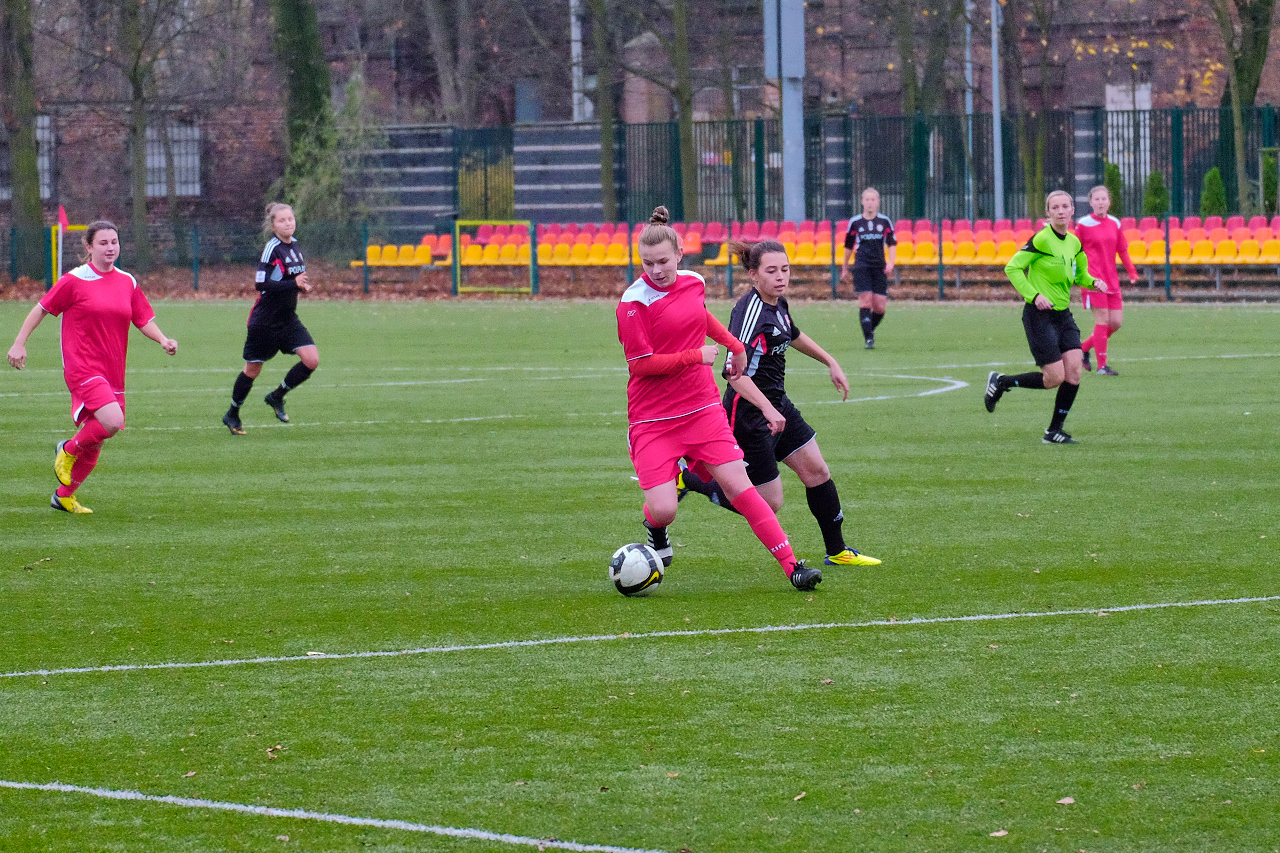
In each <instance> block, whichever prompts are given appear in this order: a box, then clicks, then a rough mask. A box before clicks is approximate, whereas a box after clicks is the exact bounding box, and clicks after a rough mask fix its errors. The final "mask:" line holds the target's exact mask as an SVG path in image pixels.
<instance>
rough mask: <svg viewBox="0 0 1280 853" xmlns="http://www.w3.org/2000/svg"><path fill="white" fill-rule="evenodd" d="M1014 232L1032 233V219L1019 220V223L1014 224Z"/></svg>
mask: <svg viewBox="0 0 1280 853" xmlns="http://www.w3.org/2000/svg"><path fill="white" fill-rule="evenodd" d="M1013 230H1014V231H1030V230H1031V220H1030V219H1019V220H1018V221H1017V222H1015V223H1013Z"/></svg>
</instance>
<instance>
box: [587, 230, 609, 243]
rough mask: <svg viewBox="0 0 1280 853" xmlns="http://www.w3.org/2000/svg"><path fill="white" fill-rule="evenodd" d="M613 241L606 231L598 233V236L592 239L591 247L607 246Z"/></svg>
mask: <svg viewBox="0 0 1280 853" xmlns="http://www.w3.org/2000/svg"><path fill="white" fill-rule="evenodd" d="M612 239H613V237H612V235H611V234H607V233H605V232H604V231H597V232H596V236H594V237H592V238H591V245H593V246H607V245H609V242H610V241H611V240H612Z"/></svg>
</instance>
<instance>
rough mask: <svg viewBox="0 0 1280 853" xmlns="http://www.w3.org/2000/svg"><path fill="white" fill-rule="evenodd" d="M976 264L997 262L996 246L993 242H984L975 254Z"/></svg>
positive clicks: (979, 245)
mask: <svg viewBox="0 0 1280 853" xmlns="http://www.w3.org/2000/svg"><path fill="white" fill-rule="evenodd" d="M973 262H974V263H975V264H994V263H995V262H996V244H995V243H994V242H993V241H991V240H983V241H982V242H980V243H979V244H978V248H977V251H976V252H974V256H973Z"/></svg>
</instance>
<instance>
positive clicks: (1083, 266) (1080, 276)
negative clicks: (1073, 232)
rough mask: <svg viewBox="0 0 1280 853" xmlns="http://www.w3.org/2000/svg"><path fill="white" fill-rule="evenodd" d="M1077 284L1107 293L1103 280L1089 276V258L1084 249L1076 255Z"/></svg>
mask: <svg viewBox="0 0 1280 853" xmlns="http://www.w3.org/2000/svg"><path fill="white" fill-rule="evenodd" d="M1125 254H1126V255H1127V254H1128V252H1125ZM1076 284H1078V285H1080V286H1081V287H1091V288H1093V289H1094V290H1098V291H1101V292H1102V293H1106V292H1107V286H1106V284H1104V283H1103V281H1102V279H1100V278H1094V277H1093V276H1092V275H1090V274H1089V258H1088V256H1086V255H1085V253H1084V249H1083V248H1081V249H1080V251H1079V252H1077V253H1076Z"/></svg>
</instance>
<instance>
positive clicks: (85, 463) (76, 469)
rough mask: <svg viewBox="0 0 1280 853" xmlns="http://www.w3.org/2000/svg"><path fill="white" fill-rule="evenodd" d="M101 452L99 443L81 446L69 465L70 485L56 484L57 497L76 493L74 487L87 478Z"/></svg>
mask: <svg viewBox="0 0 1280 853" xmlns="http://www.w3.org/2000/svg"><path fill="white" fill-rule="evenodd" d="M94 423H97V421H94ZM68 444H70V442H68ZM101 452H102V444H101V443H98V444H96V445H94V446H93V447H82V448H81V450H80V452H79V453H77V454H76V461H75V462H74V463H72V465H71V485H70V486H58V496H59V497H64V498H69V497H71V496H72V495H74V494H75V493H76V489H78V488H80V484H81V483H83V482H84V481H85V479H87V478H88V476H89V474H90V473H92V471H93V468H94V466H95V465H97V464H98V455H99V454H100V453H101Z"/></svg>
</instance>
